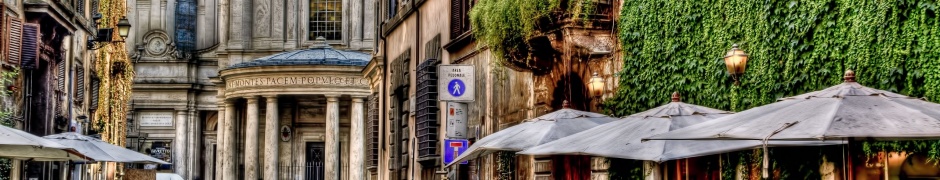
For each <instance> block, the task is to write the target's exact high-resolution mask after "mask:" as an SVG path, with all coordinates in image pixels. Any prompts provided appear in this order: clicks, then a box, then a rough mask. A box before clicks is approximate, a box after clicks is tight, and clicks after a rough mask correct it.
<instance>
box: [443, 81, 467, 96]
mask: <svg viewBox="0 0 940 180" xmlns="http://www.w3.org/2000/svg"><path fill="white" fill-rule="evenodd" d="M447 84H448V85H447V93H450V95H451V96H454V97H460V96H462V95H463V93H464V92H467V85H465V84H463V81H461V80H460V79H453V80H450V83H447Z"/></svg>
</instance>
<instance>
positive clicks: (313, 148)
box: [304, 142, 324, 180]
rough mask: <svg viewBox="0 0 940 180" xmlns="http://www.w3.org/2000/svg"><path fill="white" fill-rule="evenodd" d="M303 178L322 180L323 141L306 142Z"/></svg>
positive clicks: (306, 179) (305, 179)
mask: <svg viewBox="0 0 940 180" xmlns="http://www.w3.org/2000/svg"><path fill="white" fill-rule="evenodd" d="M306 149H307V150H306V156H307V158H306V161H304V180H323V175H324V173H323V163H324V158H323V157H324V152H323V149H324V148H323V142H307V148H306Z"/></svg>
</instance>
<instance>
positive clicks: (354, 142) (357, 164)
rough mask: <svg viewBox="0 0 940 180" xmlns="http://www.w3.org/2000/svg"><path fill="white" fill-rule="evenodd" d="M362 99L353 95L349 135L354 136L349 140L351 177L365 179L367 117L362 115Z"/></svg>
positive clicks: (355, 179)
mask: <svg viewBox="0 0 940 180" xmlns="http://www.w3.org/2000/svg"><path fill="white" fill-rule="evenodd" d="M362 100H363V97H353V99H352V108H350V110H349V112H350V113H349V114H350V115H349V123H350V128H349V129H350V130H349V135H350V136H351V137H352V138H350V140H349V170H348V171H349V179H353V180H360V179H364V176H362V175H363V173H362V170H363V169H364V168H365V166H362V163H363V162H365V159H364V158H365V154H364V152H363V149H364V148H363V146H365V145H364V144H363V138H364V137H365V135H364V134H365V132H364V129H363V125H364V124H365V123H364V122H365V119H364V118H363V115H362Z"/></svg>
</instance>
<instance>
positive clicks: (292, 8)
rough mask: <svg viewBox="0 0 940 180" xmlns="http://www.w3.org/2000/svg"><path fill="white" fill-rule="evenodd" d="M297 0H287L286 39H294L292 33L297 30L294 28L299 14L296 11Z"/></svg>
mask: <svg viewBox="0 0 940 180" xmlns="http://www.w3.org/2000/svg"><path fill="white" fill-rule="evenodd" d="M296 5H297V0H289V1H288V5H287V9H288V10H287V11H288V12H287V39H291V40H292V39H294V35H295V34H296V32H297V30H295V29H294V28H296V27H297V16H300V15H299V14H298V13H297V8H298V6H296Z"/></svg>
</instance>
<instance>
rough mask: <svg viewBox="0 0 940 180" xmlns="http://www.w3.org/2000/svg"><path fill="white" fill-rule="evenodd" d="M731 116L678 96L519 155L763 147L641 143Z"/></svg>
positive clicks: (660, 154)
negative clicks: (694, 125) (689, 102)
mask: <svg viewBox="0 0 940 180" xmlns="http://www.w3.org/2000/svg"><path fill="white" fill-rule="evenodd" d="M730 114H732V112H728V111H722V110H717V109H712V108H708V107H704V106H698V105H694V104H686V103H683V102H682V101H680V98H679V94H678V93H673V95H672V102H671V103H669V104H666V105H663V106H659V107H656V108H653V109H649V110H646V111H644V112H640V113H637V114H633V115H630V116H628V117H626V118H624V119H622V120H620V121H614V122H611V123H607V124H602V125H599V126H597V127H594V128H591V129H588V130H585V131H581V132H579V133H577V134H573V135H571V136H567V137H564V138H561V139H558V140H555V141H552V142H549V143H545V144H542V145H539V146H535V147H532V148H529V149H526V150H525V151H522V152H519V154H527V155H591V156H601V157H611V158H620V159H633V160H646V161H654V162H663V161H668V160H675V159H683V158H690V157H697V156H705V155H712V154H720V153H725V152H732V151H739V150H745V149H753V148H757V147H760V146H761V145H762V144H761V142H760V141H757V140H750V141H736V140H718V141H642V138H645V137H649V136H652V135H656V134H660V133H664V132H668V131H670V130H675V129H679V128H682V127H686V126H689V125H693V124H698V123H702V122H706V121H710V120H712V119H716V118H720V117H724V116H727V115H730ZM772 144H773V145H775V146H795V145H828V144H832V143H822V142H818V141H809V142H805V141H783V142H777V141H775V142H772Z"/></svg>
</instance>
